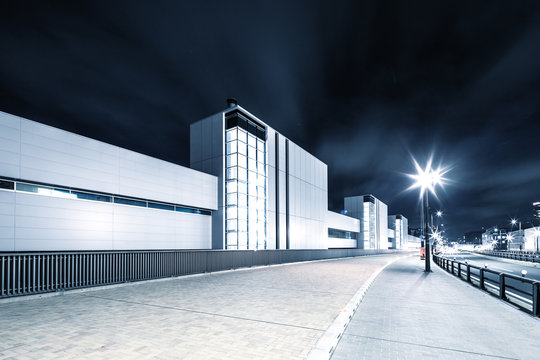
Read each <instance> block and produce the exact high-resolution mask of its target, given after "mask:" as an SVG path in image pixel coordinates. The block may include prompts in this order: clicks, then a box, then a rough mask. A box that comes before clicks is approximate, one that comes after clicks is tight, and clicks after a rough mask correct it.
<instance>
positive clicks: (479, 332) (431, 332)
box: [332, 256, 540, 360]
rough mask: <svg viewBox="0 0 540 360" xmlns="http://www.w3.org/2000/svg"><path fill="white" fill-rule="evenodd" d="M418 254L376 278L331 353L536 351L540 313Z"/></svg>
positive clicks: (535, 355)
mask: <svg viewBox="0 0 540 360" xmlns="http://www.w3.org/2000/svg"><path fill="white" fill-rule="evenodd" d="M423 267H424V262H423V261H420V260H419V259H418V257H416V256H415V257H409V258H406V259H402V260H398V261H397V262H395V263H394V264H392V265H390V266H389V267H387V268H386V269H385V270H384V271H383V272H382V273H381V274H380V275H379V277H378V278H377V279H376V280H375V282H374V283H373V285H372V286H371V288H370V289H369V291H368V292H367V294H366V296H365V297H364V300H363V302H362V303H361V304H360V306H359V307H358V310H357V311H356V313H355V315H354V316H353V318H352V321H351V322H350V324H349V326H348V327H347V329H346V331H345V333H344V334H343V337H342V338H341V340H340V342H339V344H338V346H337V347H336V350H335V352H334V354H333V357H332V359H334V360H342V359H539V358H540V342H539V341H538V339H540V320H539V319H538V318H533V317H532V316H530V315H528V314H525V313H523V312H521V311H520V310H517V309H515V308H513V307H511V306H510V305H507V304H505V303H503V302H502V301H500V300H499V299H497V298H495V297H493V296H491V295H488V294H486V293H484V292H482V291H480V290H478V289H475V288H472V287H471V286H469V285H467V284H466V283H464V282H462V281H460V280H459V279H457V278H452V277H451V276H449V275H448V274H445V273H444V272H443V271H442V270H440V269H439V268H438V267H437V265H436V264H432V269H433V272H432V273H430V274H428V275H426V274H425V273H424V272H423V271H422V270H423Z"/></svg>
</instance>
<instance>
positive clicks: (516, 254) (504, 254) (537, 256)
mask: <svg viewBox="0 0 540 360" xmlns="http://www.w3.org/2000/svg"><path fill="white" fill-rule="evenodd" d="M474 252H475V253H478V254H482V255H489V256H497V257H501V258H507V259H514V260H521V261H530V262H538V263H540V253H537V252H534V251H485V250H475V251H474Z"/></svg>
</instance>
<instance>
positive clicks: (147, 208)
mask: <svg viewBox="0 0 540 360" xmlns="http://www.w3.org/2000/svg"><path fill="white" fill-rule="evenodd" d="M215 210H217V178H216V177H215V176H212V175H208V174H205V173H202V172H199V171H195V170H192V169H189V168H186V167H182V166H179V165H175V164H172V163H168V162H166V161H162V160H158V159H155V158H151V157H149V156H146V155H142V154H139V153H136V152H133V151H129V150H126V149H122V148H119V147H117V146H113V145H109V144H105V143H103V142H100V141H96V140H93V139H89V138H86V137H83V136H80V135H76V134H73V133H70V132H67V131H63V130H60V129H56V128H53V127H50V126H46V125H43V124H39V123H37V122H34V121H30V120H27V119H23V118H20V117H17V116H13V115H10V114H6V113H3V112H0V251H43V250H126V249H210V248H211V233H212V222H211V218H212V217H211V213H212V211H215Z"/></svg>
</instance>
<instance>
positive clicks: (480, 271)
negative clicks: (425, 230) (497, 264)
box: [433, 254, 540, 316]
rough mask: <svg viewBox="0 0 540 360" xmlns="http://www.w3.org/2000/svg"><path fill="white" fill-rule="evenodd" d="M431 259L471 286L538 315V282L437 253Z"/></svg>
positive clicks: (539, 303) (539, 290) (539, 306)
mask: <svg viewBox="0 0 540 360" xmlns="http://www.w3.org/2000/svg"><path fill="white" fill-rule="evenodd" d="M433 261H434V262H435V263H436V264H437V265H439V266H440V267H441V268H442V269H444V270H446V271H447V272H449V273H451V274H452V275H455V276H457V277H459V278H460V279H462V280H465V281H467V282H468V283H470V284H472V285H473V286H476V287H478V288H479V289H482V290H484V291H487V292H488V293H490V294H492V295H495V296H498V297H499V298H500V299H501V300H504V301H507V302H509V303H512V304H513V305H516V306H517V307H518V308H520V309H521V310H524V311H526V312H528V313H530V314H533V315H534V316H540V302H539V299H540V282H538V281H536V280H533V279H529V278H525V277H519V276H515V275H511V274H507V273H502V272H498V271H494V270H491V269H488V268H487V267H481V266H476V265H471V264H468V263H466V262H460V261H456V260H452V259H448V258H445V257H443V256H439V255H437V254H434V255H433Z"/></svg>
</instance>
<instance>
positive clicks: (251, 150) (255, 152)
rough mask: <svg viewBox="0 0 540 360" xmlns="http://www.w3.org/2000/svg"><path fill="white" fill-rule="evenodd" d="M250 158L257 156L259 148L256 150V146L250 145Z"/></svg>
mask: <svg viewBox="0 0 540 360" xmlns="http://www.w3.org/2000/svg"><path fill="white" fill-rule="evenodd" d="M248 158H250V159H256V158H257V150H255V148H254V147H251V146H248Z"/></svg>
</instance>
